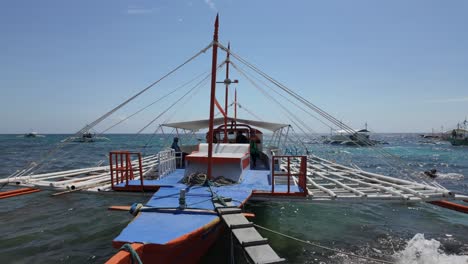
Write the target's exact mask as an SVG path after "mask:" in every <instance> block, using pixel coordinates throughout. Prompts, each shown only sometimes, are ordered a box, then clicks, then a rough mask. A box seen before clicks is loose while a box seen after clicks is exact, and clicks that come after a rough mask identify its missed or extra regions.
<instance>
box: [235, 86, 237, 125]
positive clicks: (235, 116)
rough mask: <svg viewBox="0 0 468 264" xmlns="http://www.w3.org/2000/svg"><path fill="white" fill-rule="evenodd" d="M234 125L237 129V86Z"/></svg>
mask: <svg viewBox="0 0 468 264" xmlns="http://www.w3.org/2000/svg"><path fill="white" fill-rule="evenodd" d="M234 125H235V129H237V88H236V89H235V90H234Z"/></svg>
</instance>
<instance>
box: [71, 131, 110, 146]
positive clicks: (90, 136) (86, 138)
mask: <svg viewBox="0 0 468 264" xmlns="http://www.w3.org/2000/svg"><path fill="white" fill-rule="evenodd" d="M109 140H110V139H108V138H106V137H98V136H96V134H95V133H91V132H89V131H88V132H85V133H82V134H81V135H78V136H75V137H71V138H68V139H67V140H66V141H71V142H80V143H87V142H97V141H109Z"/></svg>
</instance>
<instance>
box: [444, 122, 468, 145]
mask: <svg viewBox="0 0 468 264" xmlns="http://www.w3.org/2000/svg"><path fill="white" fill-rule="evenodd" d="M467 127H468V121H467V120H466V119H465V121H463V123H462V124H460V123H458V124H457V128H456V129H453V130H452V132H450V137H449V138H448V141H449V142H450V143H451V144H452V145H453V146H468V129H467Z"/></svg>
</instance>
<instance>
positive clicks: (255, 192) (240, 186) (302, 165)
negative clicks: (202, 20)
mask: <svg viewBox="0 0 468 264" xmlns="http://www.w3.org/2000/svg"><path fill="white" fill-rule="evenodd" d="M209 48H212V52H213V53H212V56H213V58H212V72H211V94H210V114H209V119H205V120H196V121H187V122H172V123H169V122H167V123H164V124H162V125H161V127H171V128H174V129H176V131H177V133H179V132H178V131H179V130H183V131H191V132H192V135H194V132H196V131H199V130H203V129H208V132H207V134H206V138H207V142H206V143H200V144H196V145H182V146H180V150H181V151H180V152H177V153H176V151H175V150H174V149H164V150H162V151H160V152H159V153H158V154H157V155H148V156H145V157H143V156H142V155H141V153H140V152H130V151H113V152H110V153H109V165H108V166H97V167H92V168H84V169H75V170H68V171H61V172H52V173H42V174H34V173H33V171H34V169H35V168H36V167H37V166H38V164H32V165H31V166H29V167H27V168H25V169H24V170H21V171H17V172H16V173H14V174H12V175H11V176H10V177H9V178H7V179H3V180H0V184H1V183H3V184H14V185H21V186H26V187H34V188H40V189H53V190H59V191H60V192H59V193H56V194H55V195H59V194H64V193H70V192H75V191H96V192H106V191H114V192H135V191H136V192H141V191H150V192H154V194H153V195H152V197H151V198H150V199H149V200H148V202H147V203H146V204H144V205H143V204H134V205H132V206H131V207H129V208H127V207H124V209H125V210H129V211H130V212H131V213H132V214H133V215H134V216H135V218H134V219H133V221H132V222H130V223H129V224H128V226H127V227H126V228H125V229H123V230H122V232H121V233H120V235H118V236H117V237H116V238H115V239H114V241H113V245H114V247H115V248H121V249H126V250H121V251H119V252H118V253H117V254H116V255H115V256H114V257H112V258H111V259H110V260H109V261H108V262H107V263H109V264H112V263H131V262H132V261H133V260H140V261H141V262H143V263H196V262H197V261H198V260H199V259H200V258H201V257H202V256H203V255H204V254H205V252H206V251H207V250H208V249H209V248H210V247H211V246H212V244H213V243H214V241H216V239H217V238H218V237H219V235H220V234H221V233H222V232H223V230H225V229H226V228H228V229H229V230H230V232H232V235H233V236H234V237H235V238H236V240H237V242H238V243H239V244H240V245H241V246H242V247H243V249H244V250H245V252H246V255H247V256H248V258H249V259H250V260H252V261H253V262H255V263H276V262H282V261H284V259H282V258H281V257H280V256H278V255H277V254H276V253H275V251H274V250H273V249H272V248H271V247H270V246H269V244H268V240H267V239H265V238H263V237H262V236H261V235H260V234H259V233H258V232H257V231H256V229H255V227H256V225H255V224H254V223H252V222H250V221H249V220H247V218H246V215H245V214H244V212H243V211H242V207H243V205H244V204H245V203H247V202H248V201H252V200H267V201H291V202H301V203H321V202H337V201H341V202H351V201H354V202H370V201H393V202H430V203H433V204H435V205H439V206H443V207H447V208H449V209H453V210H458V211H462V212H465V213H467V212H468V207H467V206H464V205H463V204H460V203H455V202H453V201H455V200H468V196H465V195H461V194H456V193H453V192H451V191H449V190H447V189H446V188H444V187H443V186H441V185H439V184H437V182H435V181H432V182H425V181H424V180H419V181H416V180H415V179H408V180H406V179H401V178H397V177H389V176H385V175H381V174H377V173H371V172H366V171H363V170H361V169H359V168H352V167H348V166H344V165H341V164H338V163H335V162H332V161H329V160H326V159H323V158H321V157H318V156H316V155H312V154H310V153H307V155H283V154H282V146H284V145H285V143H286V141H287V140H288V135H289V134H290V131H291V132H293V130H292V126H291V125H289V124H284V123H276V122H265V121H259V120H249V119H240V118H237V104H238V103H237V96H235V97H236V98H235V100H234V117H229V116H228V98H227V94H228V93H227V92H226V98H225V107H224V108H223V107H221V105H220V104H219V102H218V101H217V99H216V89H215V86H216V83H217V82H216V81H217V75H216V73H217V70H218V69H219V68H220V66H219V65H218V62H217V51H218V49H219V48H221V49H222V50H224V51H226V54H227V57H226V60H225V61H224V62H223V63H222V64H221V65H225V66H226V79H225V80H224V82H222V83H223V84H224V85H225V86H226V91H227V89H228V87H229V85H230V84H232V83H233V82H232V81H231V80H230V79H229V66H230V65H231V66H233V67H234V68H235V69H237V70H238V72H239V73H241V74H242V75H243V76H244V77H246V78H248V75H246V74H244V73H243V72H242V70H240V68H239V67H237V66H236V64H235V63H234V62H232V61H231V59H230V56H233V57H235V59H237V60H238V61H240V62H243V63H244V64H245V65H247V66H248V67H251V68H252V69H256V68H255V67H254V66H253V65H252V64H250V63H248V62H246V61H245V60H243V59H242V58H241V57H240V56H238V55H237V54H234V53H233V52H232V51H231V50H230V48H229V46H228V47H225V46H223V45H222V44H221V43H220V42H219V41H218V17H217V18H216V22H215V32H214V38H213V42H212V43H211V44H210V45H209V46H208V47H207V48H205V49H203V50H202V51H201V52H199V53H198V54H197V55H195V56H194V57H192V58H191V59H189V60H188V61H187V62H185V63H184V64H182V65H181V66H179V67H178V68H180V67H182V66H183V65H185V64H186V63H188V62H189V61H191V60H192V59H193V58H195V57H196V56H198V55H199V54H202V53H204V52H206V51H207V50H208V49H209ZM178 68H176V70H177V69H178ZM257 70H258V69H257ZM174 71H175V70H174ZM174 71H171V72H170V73H169V74H168V75H170V74H171V73H172V72H174ZM257 73H259V74H260V75H261V76H263V77H265V79H267V80H269V81H271V82H272V83H273V84H275V85H276V86H278V87H280V88H281V89H283V91H285V92H286V93H287V94H289V95H291V96H292V97H293V98H294V99H296V100H297V101H298V102H300V103H302V104H303V105H305V106H306V107H307V108H308V109H311V110H314V111H315V112H316V113H319V114H320V115H321V116H323V117H324V118H325V119H327V120H328V121H330V122H331V123H333V124H335V125H338V126H340V127H341V128H342V129H344V130H346V131H348V132H349V133H355V132H356V131H353V130H351V129H350V128H349V127H348V126H346V125H344V124H342V123H341V122H339V121H338V120H336V118H333V117H332V116H330V115H329V114H327V113H326V112H324V111H323V110H321V109H320V108H318V107H316V106H315V105H313V104H312V103H310V102H309V101H307V100H306V99H304V98H302V97H300V96H299V95H297V94H296V93H295V92H293V91H292V90H290V89H288V88H287V87H285V86H284V85H282V84H281V83H279V82H278V81H276V80H274V79H273V78H271V77H269V76H268V75H266V74H265V73H263V72H261V71H259V70H258V71H257ZM168 75H166V76H168ZM166 76H164V77H163V78H165V77H166ZM248 79H249V80H251V79H250V78H248ZM158 82H159V81H157V82H155V83H153V84H152V85H150V86H148V87H147V88H145V89H144V90H142V91H141V92H139V93H138V94H136V95H134V96H133V97H131V98H130V99H129V100H127V101H125V102H124V103H122V104H120V105H119V106H117V107H116V108H114V109H112V110H111V111H110V112H108V113H106V114H105V115H103V116H102V117H100V118H99V119H97V120H96V121H95V122H93V123H91V124H90V125H87V126H86V127H85V128H84V129H83V131H84V130H86V129H89V128H90V127H93V126H94V125H96V124H97V123H99V122H100V121H102V120H104V119H105V118H107V117H108V116H109V115H111V114H112V113H114V112H115V111H117V110H118V109H119V108H121V107H123V106H124V105H125V104H126V103H128V102H129V101H131V100H132V99H134V98H136V97H137V96H139V95H141V94H142V93H144V92H145V91H146V90H148V89H150V88H151V87H152V86H154V85H155V84H157V83H158ZM184 96H185V95H184ZM272 99H273V100H275V99H274V98H272ZM215 109H218V111H219V112H220V113H221V115H222V117H220V118H215ZM284 110H285V111H286V112H288V109H284ZM293 122H294V121H293ZM300 127H307V126H305V125H304V126H300ZM263 130H268V131H270V132H272V133H273V136H272V137H270V139H269V141H268V140H267V138H266V137H264V133H263ZM267 141H268V144H266V142H267ZM296 144H301V143H300V142H297V141H296ZM379 151H381V152H382V150H379ZM383 155H387V156H389V158H390V159H391V158H392V156H391V155H390V154H388V153H385V152H384V154H383ZM254 165H256V166H254ZM20 190H24V191H16V192H15V191H13V192H12V193H8V194H0V196H5V197H11V196H15V195H20V194H27V193H31V192H32V190H31V189H28V190H25V189H20ZM0 198H1V197H0ZM447 200H452V202H449V201H447ZM382 262H385V261H382Z"/></svg>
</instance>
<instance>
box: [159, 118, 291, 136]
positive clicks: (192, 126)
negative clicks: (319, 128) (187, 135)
mask: <svg viewBox="0 0 468 264" xmlns="http://www.w3.org/2000/svg"><path fill="white" fill-rule="evenodd" d="M213 122H214V125H215V126H218V125H224V117H219V118H215V119H214V120H213ZM231 122H235V123H237V124H246V125H249V126H253V127H258V128H262V129H266V130H269V131H271V132H275V131H277V130H279V129H282V128H284V127H288V126H289V124H282V123H272V122H265V121H258V120H249V119H240V118H232V117H228V123H231ZM161 125H162V126H165V127H172V128H176V129H186V130H191V131H194V132H197V131H199V130H201V129H206V128H208V127H209V119H203V120H194V121H185V122H175V123H166V124H161Z"/></svg>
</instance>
